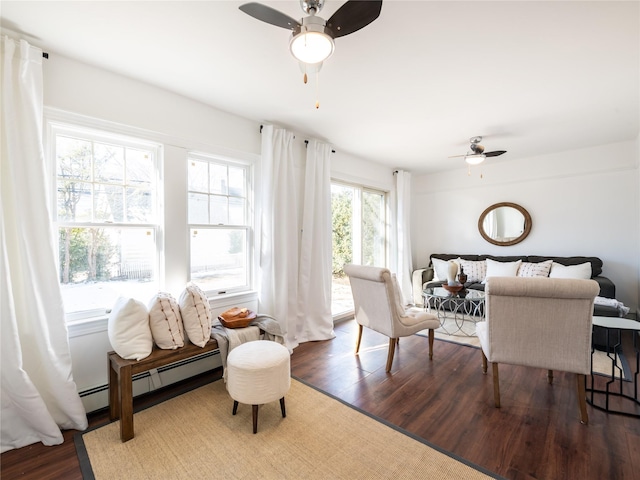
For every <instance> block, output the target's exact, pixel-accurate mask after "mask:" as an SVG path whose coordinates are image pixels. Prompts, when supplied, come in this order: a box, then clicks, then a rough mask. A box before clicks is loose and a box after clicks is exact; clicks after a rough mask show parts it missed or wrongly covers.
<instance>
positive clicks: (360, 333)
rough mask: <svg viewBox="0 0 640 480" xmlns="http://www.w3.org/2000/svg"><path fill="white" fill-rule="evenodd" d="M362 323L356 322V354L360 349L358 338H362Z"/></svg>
mask: <svg viewBox="0 0 640 480" xmlns="http://www.w3.org/2000/svg"><path fill="white" fill-rule="evenodd" d="M362 328H363V327H362V325H360V324H358V338H357V339H356V355H357V354H358V352H359V351H360V340H362Z"/></svg>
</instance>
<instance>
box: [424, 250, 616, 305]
mask: <svg viewBox="0 0 640 480" xmlns="http://www.w3.org/2000/svg"><path fill="white" fill-rule="evenodd" d="M458 257H460V258H462V259H463V260H471V261H478V260H486V259H487V258H489V259H491V260H495V261H498V262H516V261H518V260H522V261H523V262H531V263H539V262H544V261H545V260H553V261H554V262H556V263H560V264H562V265H565V266H569V265H580V264H582V263H586V262H589V263H591V278H592V280H595V281H596V282H598V285H599V286H600V293H599V294H598V295H599V296H601V297H606V298H616V286H615V285H614V283H613V282H612V281H611V280H609V279H608V278H607V277H603V276H602V275H601V273H602V265H603V264H602V260H600V259H599V258H597V257H544V256H540V255H524V256H521V255H512V256H495V255H458V254H448V253H434V254H433V255H431V257H430V258H432V259H433V258H438V259H440V260H453V259H455V258H458ZM433 278H434V275H433V266H432V261H430V262H429V267H427V268H421V269H418V270H415V271H414V272H413V301H414V303H415V304H416V305H419V306H422V305H423V297H422V290H424V289H425V288H427V287H434V286H439V285H441V284H442V283H443V282H442V281H434V280H433ZM465 288H470V289H473V290H484V284H482V283H472V282H467V283H466V284H465ZM593 314H594V315H596V316H602V317H617V316H618V309H617V308H615V307H611V306H607V305H594V309H593Z"/></svg>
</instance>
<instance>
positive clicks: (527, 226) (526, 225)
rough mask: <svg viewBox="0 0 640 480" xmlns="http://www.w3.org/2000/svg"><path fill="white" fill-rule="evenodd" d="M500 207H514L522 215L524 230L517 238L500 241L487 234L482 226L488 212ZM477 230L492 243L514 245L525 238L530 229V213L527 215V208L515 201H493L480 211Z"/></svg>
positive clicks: (502, 245) (501, 245)
mask: <svg viewBox="0 0 640 480" xmlns="http://www.w3.org/2000/svg"><path fill="white" fill-rule="evenodd" d="M500 207H511V208H515V209H516V210H518V211H519V212H520V213H521V214H522V215H523V216H524V232H522V234H521V235H520V236H519V237H518V238H515V239H513V240H509V241H508V242H500V241H498V240H494V239H493V238H491V237H490V236H489V235H487V234H486V233H485V231H484V229H483V228H482V225H483V223H484V219H485V218H486V216H487V215H488V214H489V212H491V211H492V210H494V209H496V208H500ZM478 230H479V231H480V235H482V238H484V239H485V240H486V241H487V242H489V243H492V244H494V245H498V246H500V247H508V246H509V245H515V244H516V243H520V242H521V241H523V240H524V239H525V238H527V235H529V232H530V231H531V215H529V212H527V210H526V209H525V208H524V207H521V206H520V205H518V204H517V203H511V202H501V203H494V204H493V205H491V206H490V207H488V208H486V209H485V211H484V212H482V214H481V215H480V218H479V219H478Z"/></svg>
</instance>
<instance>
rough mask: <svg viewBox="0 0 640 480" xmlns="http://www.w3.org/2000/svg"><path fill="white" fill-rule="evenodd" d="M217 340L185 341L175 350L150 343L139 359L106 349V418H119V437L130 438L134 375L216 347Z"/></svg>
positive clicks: (125, 439) (131, 436) (131, 432)
mask: <svg viewBox="0 0 640 480" xmlns="http://www.w3.org/2000/svg"><path fill="white" fill-rule="evenodd" d="M217 348H218V343H217V342H216V341H215V340H213V339H211V340H209V342H208V343H207V344H206V345H205V346H204V347H202V348H201V347H198V346H197V345H194V344H193V343H187V344H185V346H184V347H181V348H178V349H176V350H162V349H159V348H156V347H154V349H153V351H152V352H151V355H149V356H148V357H146V358H143V359H142V360H125V359H124V358H122V357H121V356H120V355H118V354H117V353H116V352H108V353H107V362H108V369H109V419H110V420H111V421H114V420H117V419H118V418H119V419H120V439H121V440H122V441H123V442H126V441H127V440H131V439H132V438H133V381H132V378H133V376H134V375H136V374H138V373H142V372H146V371H148V370H151V369H154V368H159V367H163V366H165V365H169V364H170V363H174V362H179V361H181V360H185V359H187V358H190V357H195V356H196V355H202V354H203V353H206V352H210V351H211V350H216V349H217Z"/></svg>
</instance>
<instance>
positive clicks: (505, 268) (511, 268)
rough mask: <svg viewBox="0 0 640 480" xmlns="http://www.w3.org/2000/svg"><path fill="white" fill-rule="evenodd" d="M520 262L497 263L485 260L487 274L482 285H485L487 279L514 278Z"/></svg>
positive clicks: (488, 259)
mask: <svg viewBox="0 0 640 480" xmlns="http://www.w3.org/2000/svg"><path fill="white" fill-rule="evenodd" d="M521 263H522V260H518V261H517V262H497V261H495V260H491V259H490V258H487V274H486V276H485V278H484V280H483V281H482V283H487V278H489V277H515V276H516V275H517V274H518V269H519V268H520V264H521Z"/></svg>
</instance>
